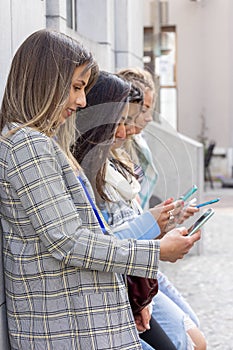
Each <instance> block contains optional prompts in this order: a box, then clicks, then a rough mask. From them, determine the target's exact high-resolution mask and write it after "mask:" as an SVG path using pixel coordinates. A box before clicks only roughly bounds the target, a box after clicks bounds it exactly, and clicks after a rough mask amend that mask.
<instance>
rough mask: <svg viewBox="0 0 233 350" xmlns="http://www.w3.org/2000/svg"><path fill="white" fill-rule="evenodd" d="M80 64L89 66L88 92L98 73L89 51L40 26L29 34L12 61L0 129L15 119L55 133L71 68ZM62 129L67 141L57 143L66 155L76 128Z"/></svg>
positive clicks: (48, 134)
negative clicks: (40, 28) (39, 28)
mask: <svg viewBox="0 0 233 350" xmlns="http://www.w3.org/2000/svg"><path fill="white" fill-rule="evenodd" d="M81 65H86V67H85V71H86V70H88V69H91V76H90V79H89V82H88V85H87V87H86V90H87V91H88V90H89V89H90V88H91V86H92V85H93V84H94V82H95V80H96V78H97V75H98V66H97V64H96V62H95V60H94V59H93V56H92V54H91V53H89V52H88V51H87V50H86V49H85V48H84V47H83V46H82V45H81V44H80V43H79V42H77V41H76V40H75V39H73V38H71V37H68V36H67V35H65V34H62V33H59V32H56V31H52V30H48V29H43V30H39V31H37V32H35V33H33V34H31V35H30V36H29V37H28V38H27V39H26V40H25V41H24V42H23V43H22V45H21V46H20V47H19V49H18V51H17V52H16V54H15V56H14V58H13V60H12V64H11V69H10V72H9V75H8V80H7V84H6V88H5V92H4V96H3V101H2V106H1V111H0V129H1V130H2V129H3V127H4V126H5V125H9V124H10V123H12V122H16V123H18V124H19V125H20V126H19V128H21V127H24V126H29V127H32V128H34V129H36V130H38V131H40V132H42V133H44V134H46V135H47V136H49V137H51V136H54V135H55V134H56V133H57V132H58V130H59V121H60V115H61V111H62V109H63V108H64V104H65V102H66V100H67V98H68V96H69V92H70V84H71V79H72V76H73V73H74V70H75V68H76V67H78V66H81ZM66 130H67V131H66ZM13 132H14V130H13ZM64 132H65V133H66V136H64V139H66V142H60V144H61V147H62V148H63V150H64V151H65V153H66V154H67V149H68V148H69V144H70V143H71V140H72V139H73V133H74V132H75V130H74V129H73V130H72V132H71V128H69V127H68V128H64ZM68 153H69V152H68ZM68 156H69V154H68Z"/></svg>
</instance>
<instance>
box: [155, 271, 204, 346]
mask: <svg viewBox="0 0 233 350" xmlns="http://www.w3.org/2000/svg"><path fill="white" fill-rule="evenodd" d="M158 282H159V291H158V294H157V295H156V296H155V297H154V298H153V312H152V314H153V317H154V318H155V319H156V321H157V322H158V323H159V324H160V326H161V327H162V328H163V330H164V331H165V333H166V334H167V335H168V337H169V338H170V339H171V340H172V342H173V344H174V345H175V346H176V348H177V349H178V350H186V349H187V348H188V343H189V340H188V337H187V333H186V330H185V325H184V318H185V316H186V315H188V316H189V317H190V318H191V320H192V321H193V322H194V323H195V325H196V326H198V325H199V321H198V318H197V316H196V315H195V313H194V311H193V310H192V308H191V307H190V306H189V304H188V303H187V301H186V300H185V299H184V298H183V297H182V296H181V294H180V293H179V292H178V291H177V289H176V288H175V287H174V286H173V285H172V284H171V283H170V281H169V280H168V278H167V277H166V276H165V275H164V274H162V273H161V272H160V271H159V274H158Z"/></svg>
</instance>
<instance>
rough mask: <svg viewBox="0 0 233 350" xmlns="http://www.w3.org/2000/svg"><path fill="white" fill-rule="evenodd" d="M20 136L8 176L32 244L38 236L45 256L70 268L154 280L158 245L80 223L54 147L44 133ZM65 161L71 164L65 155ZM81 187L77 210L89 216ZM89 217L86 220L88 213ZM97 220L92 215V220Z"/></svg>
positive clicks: (15, 140) (11, 153) (12, 150)
mask: <svg viewBox="0 0 233 350" xmlns="http://www.w3.org/2000/svg"><path fill="white" fill-rule="evenodd" d="M22 133H23V131H22V130H21V131H20V132H17V133H16V134H15V135H14V136H13V137H12V139H11V143H12V144H11V148H10V150H9V155H8V164H7V166H8V170H7V173H8V180H9V186H10V187H11V189H12V191H13V192H14V196H15V201H14V203H16V205H17V207H19V205H20V206H21V207H22V208H21V209H20V210H21V211H23V212H24V213H25V221H28V222H30V224H31V225H32V231H33V232H32V233H31V237H28V239H30V238H31V239H34V236H33V234H34V233H35V235H36V237H39V239H40V240H41V241H42V242H43V244H44V246H45V247H46V249H47V251H48V252H49V253H50V254H51V255H52V256H53V257H54V258H55V259H57V260H60V261H61V262H63V263H64V264H66V265H70V266H76V267H79V268H84V269H91V270H98V271H105V272H106V271H108V272H116V273H121V274H129V275H137V276H142V277H149V278H156V276H157V270H158V263H159V251H160V249H159V241H155V240H153V241H152V240H151V241H148V240H142V241H137V240H134V239H124V240H119V239H117V238H116V237H115V236H114V235H104V234H102V232H101V230H100V229H98V223H97V224H96V223H95V227H93V230H92V229H91V228H90V225H89V226H88V225H87V224H86V222H84V221H83V220H82V219H81V217H80V215H79V213H78V210H77V203H74V201H73V198H72V194H71V193H70V191H69V190H68V189H67V186H66V183H65V181H64V176H63V175H64V174H63V173H62V171H63V169H62V168H61V164H60V163H61V160H60V161H58V156H57V151H55V148H54V144H53V142H52V141H51V140H50V139H49V138H47V137H45V136H44V135H42V134H40V133H36V132H34V133H31V134H30V133H29V134H28V133H26V132H25V133H24V134H23V135H21V134H22ZM61 159H63V162H64V163H65V162H67V160H66V158H65V156H64V157H63V158H61ZM65 166H66V164H65ZM65 166H64V164H63V168H64V167H65ZM67 167H69V165H68V162H67ZM77 187H79V191H80V192H79V193H80V202H79V203H78V207H79V209H80V208H81V210H83V211H86V212H88V209H87V208H88V201H87V200H86V201H85V194H83V190H82V188H81V185H80V184H79V183H78V180H77ZM89 210H90V209H89ZM21 215H22V214H21ZM85 215H86V216H87V220H86V221H88V213H87V214H86V213H85ZM93 215H94V214H93V213H91V214H89V216H90V218H91V217H92V220H93ZM84 217H85V216H84ZM93 222H94V220H93ZM35 239H36V238H35Z"/></svg>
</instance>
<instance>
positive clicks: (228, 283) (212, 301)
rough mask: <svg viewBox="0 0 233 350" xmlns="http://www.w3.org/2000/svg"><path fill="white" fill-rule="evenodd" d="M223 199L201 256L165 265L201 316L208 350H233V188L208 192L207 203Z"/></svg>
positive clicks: (209, 226)
mask: <svg viewBox="0 0 233 350" xmlns="http://www.w3.org/2000/svg"><path fill="white" fill-rule="evenodd" d="M216 197H220V198H221V200H220V202H218V203H217V204H212V207H213V208H214V209H215V214H214V216H213V217H212V218H211V219H210V220H209V221H208V223H206V225H205V228H204V230H203V231H202V235H203V237H202V249H201V253H200V255H197V254H193V253H191V254H189V255H188V256H186V257H185V258H184V259H183V260H181V261H178V262H176V263H175V264H170V263H161V270H162V271H164V272H165V273H166V274H167V276H168V277H169V278H170V280H171V281H172V282H173V283H174V285H175V286H176V287H177V288H178V289H179V290H180V291H181V292H182V294H183V295H184V296H185V297H186V299H187V300H188V301H189V303H190V304H191V306H192V307H193V309H194V310H195V312H196V313H197V315H198V317H199V319H200V323H201V329H202V331H203V332H204V334H205V336H206V339H207V342H208V347H207V349H208V350H233V188H229V189H227V188H220V187H219V184H215V188H214V189H213V190H212V189H210V188H206V191H205V193H204V200H207V199H212V198H216Z"/></svg>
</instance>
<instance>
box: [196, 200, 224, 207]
mask: <svg viewBox="0 0 233 350" xmlns="http://www.w3.org/2000/svg"><path fill="white" fill-rule="evenodd" d="M218 201H220V198H215V199H211V200H210V201H207V202H204V203H201V204H198V205H195V207H196V208H201V207H204V206H205V205H208V204H212V203H216V202H218Z"/></svg>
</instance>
